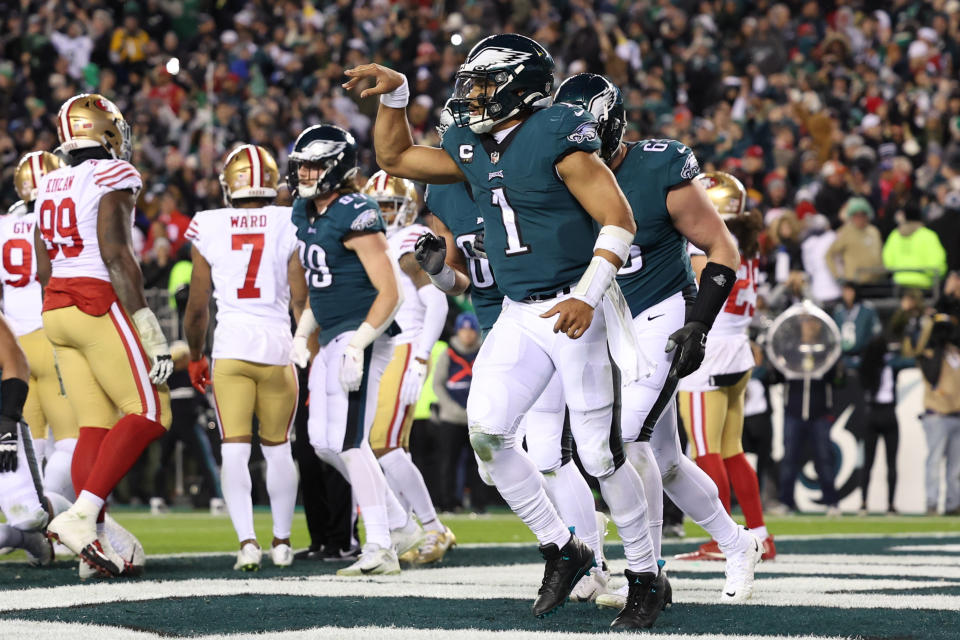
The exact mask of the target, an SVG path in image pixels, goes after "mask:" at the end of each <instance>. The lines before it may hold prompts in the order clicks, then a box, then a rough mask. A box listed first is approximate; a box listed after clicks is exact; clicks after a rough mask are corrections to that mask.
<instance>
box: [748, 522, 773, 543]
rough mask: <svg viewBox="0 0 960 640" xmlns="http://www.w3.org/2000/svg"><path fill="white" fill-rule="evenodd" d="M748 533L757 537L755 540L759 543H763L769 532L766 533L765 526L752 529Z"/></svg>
mask: <svg viewBox="0 0 960 640" xmlns="http://www.w3.org/2000/svg"><path fill="white" fill-rule="evenodd" d="M750 533H752V534H753V535H755V536H757V540H759V541H760V542H763V541H764V540H766V539H767V538H769V537H770V532H769V531H767V526H766V525H764V526H762V527H754V528H753V529H750Z"/></svg>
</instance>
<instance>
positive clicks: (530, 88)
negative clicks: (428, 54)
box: [449, 33, 554, 133]
mask: <svg viewBox="0 0 960 640" xmlns="http://www.w3.org/2000/svg"><path fill="white" fill-rule="evenodd" d="M553 69H554V64H553V58H551V57H550V54H549V53H547V50H546V49H544V48H543V47H542V46H541V45H540V44H539V43H537V42H536V41H535V40H531V39H530V38H527V37H526V36H521V35H517V34H514V33H504V34H500V35H495V36H490V37H488V38H484V39H483V40H481V41H480V42H478V43H477V44H476V46H474V47H473V49H471V50H470V53H469V55H467V60H466V62H464V63H463V64H462V65H461V66H460V69H459V70H458V71H457V75H456V82H455V84H454V89H453V99H451V100H450V102H449V106H450V108H451V111H452V112H453V115H454V123H455V124H456V125H457V126H460V127H463V126H469V127H470V130H471V131H473V132H474V133H487V132H489V131H490V130H491V129H492V128H493V127H494V126H496V125H497V124H499V123H501V122H503V121H504V120H509V119H510V118H513V117H514V116H516V115H517V114H518V113H520V112H521V111H523V110H526V109H532V108H533V104H534V103H535V102H537V101H538V100H542V99H543V98H546V97H549V95H550V91H551V90H552V89H553Z"/></svg>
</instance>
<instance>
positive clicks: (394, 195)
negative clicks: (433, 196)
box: [362, 171, 420, 235]
mask: <svg viewBox="0 0 960 640" xmlns="http://www.w3.org/2000/svg"><path fill="white" fill-rule="evenodd" d="M362 191H363V193H365V194H367V195H368V196H370V197H371V198H373V199H374V200H376V201H377V204H378V205H380V211H381V212H382V213H383V219H384V221H385V222H386V223H387V235H392V234H393V232H394V231H396V230H397V229H401V228H403V227H406V226H408V225H410V224H413V221H414V220H415V219H416V217H417V210H418V209H419V204H420V196H419V195H418V194H417V188H416V187H415V186H413V182H411V181H410V180H406V179H405V178H398V177H397V176H391V175H390V174H388V173H387V172H386V171H377V172H376V173H375V174H373V175H372V176H371V177H370V179H369V180H367V184H365V185H364V187H363V189H362Z"/></svg>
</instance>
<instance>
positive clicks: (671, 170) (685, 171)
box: [614, 140, 700, 317]
mask: <svg viewBox="0 0 960 640" xmlns="http://www.w3.org/2000/svg"><path fill="white" fill-rule="evenodd" d="M699 173H700V165H699V164H697V158H696V156H695V155H694V154H693V151H691V149H690V147H688V146H686V145H684V144H681V143H679V142H677V141H676V140H643V141H641V142H637V143H632V144H628V145H627V155H626V157H625V158H624V159H623V162H622V163H621V164H620V166H619V167H617V170H616V171H615V172H614V174H615V175H616V177H617V182H618V183H619V184H620V189H621V190H622V191H623V193H624V195H625V196H626V197H627V202H629V203H630V207H631V208H632V209H633V218H634V220H636V222H637V234H636V235H635V236H634V238H633V246H632V247H631V248H630V258H629V259H628V260H627V262H625V263H624V265H623V266H622V267H621V268H620V271H619V272H618V273H617V283H618V284H619V285H620V289H621V290H622V291H623V296H624V297H625V298H626V300H627V304H628V305H629V306H630V313H631V314H632V315H633V316H634V317H636V316H637V315H638V314H639V313H641V312H643V311H644V310H646V309H649V308H650V307H652V306H653V305H655V304H657V303H659V302H662V301H664V300H666V299H667V298H669V297H670V296H672V295H673V294H675V293H676V292H678V291H682V290H683V289H684V288H685V287H687V286H689V285H692V284H694V282H695V278H694V275H693V269H692V268H691V267H690V256H689V255H688V254H687V240H686V238H684V237H683V235H681V233H680V232H679V231H677V229H676V227H674V226H673V220H672V219H671V218H670V213H669V212H668V211H667V192H669V191H670V189H671V188H673V187H675V186H677V185H680V184H683V183H685V182H689V181H690V180H692V179H693V178H694V177H695V176H696V175H697V174H699Z"/></svg>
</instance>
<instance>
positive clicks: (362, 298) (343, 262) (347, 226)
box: [293, 193, 387, 345]
mask: <svg viewBox="0 0 960 640" xmlns="http://www.w3.org/2000/svg"><path fill="white" fill-rule="evenodd" d="M308 207H309V208H310V209H313V205H312V203H311V202H310V201H309V200H306V199H303V198H297V199H296V200H295V201H294V203H293V223H294V224H295V225H296V226H297V239H298V240H299V241H300V242H299V243H298V244H299V248H300V262H301V263H302V264H303V266H304V268H305V269H306V270H307V285H308V287H309V289H310V308H311V309H312V310H313V315H314V316H316V318H317V323H318V324H319V325H320V344H321V345H325V344H327V343H328V342H330V341H331V340H333V339H334V338H336V337H337V336H338V335H339V334H341V333H343V332H344V331H351V330H354V329H356V328H357V327H359V326H360V324H361V323H362V322H363V321H364V319H365V318H366V317H367V312H368V311H369V310H370V306H371V305H372V304H373V301H374V299H375V298H376V297H377V289H376V287H374V286H373V283H372V282H370V278H368V277H367V272H366V270H364V268H363V263H361V262H360V258H359V257H358V256H357V254H356V252H354V251H351V250H350V249H347V248H346V247H345V246H343V238H344V236H347V235H349V234H351V233H354V232H370V231H379V232H381V233H384V232H386V229H387V227H386V225H385V224H384V223H383V217H382V216H381V215H380V207H379V206H378V205H377V202H376V201H375V200H374V199H373V198H371V197H370V196H367V195H364V194H362V193H351V194H349V195H345V196H343V197H341V198H339V199H338V200H334V201H333V202H332V203H330V206H328V207H327V210H326V211H324V212H323V213H322V214H321V215H319V216H316V217H313V218H312V219H311V216H309V215H308V213H307V210H308Z"/></svg>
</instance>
